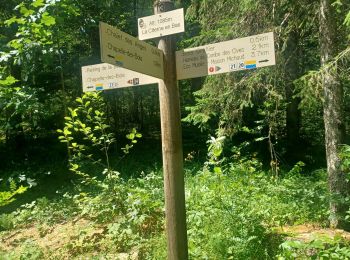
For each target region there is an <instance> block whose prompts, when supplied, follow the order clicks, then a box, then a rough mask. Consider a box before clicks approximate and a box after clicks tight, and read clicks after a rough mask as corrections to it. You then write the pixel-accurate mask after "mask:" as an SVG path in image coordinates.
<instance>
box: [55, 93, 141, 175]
mask: <svg viewBox="0 0 350 260" xmlns="http://www.w3.org/2000/svg"><path fill="white" fill-rule="evenodd" d="M105 109H106V104H105V102H104V100H103V97H102V95H101V94H100V93H98V92H88V93H85V94H84V95H83V96H82V97H81V98H80V97H79V98H77V99H76V104H75V107H74V108H68V111H69V115H68V116H66V117H65V127H64V128H63V129H59V130H57V132H58V133H59V134H60V136H59V139H60V141H61V142H62V143H66V144H67V146H68V149H69V151H70V155H71V158H70V170H71V171H73V172H75V173H77V174H78V175H80V176H82V177H83V178H84V179H85V181H91V180H92V179H94V177H91V176H89V174H87V173H85V172H83V171H82V170H81V166H82V164H81V163H83V161H84V160H87V161H89V162H91V163H93V164H100V165H102V166H104V167H105V168H106V169H107V172H106V173H107V175H108V176H109V177H111V175H112V168H111V164H110V155H109V150H110V147H111V145H113V144H114V143H115V142H116V139H115V137H114V134H113V133H112V132H111V130H110V125H109V124H108V123H107V122H108V119H107V115H106V111H105ZM141 137H142V135H141V134H140V133H138V132H137V130H136V129H135V128H134V129H133V130H132V131H131V133H129V134H128V135H127V136H126V138H127V139H128V140H129V141H130V144H127V145H126V146H125V147H123V148H122V150H123V152H124V153H125V154H128V153H129V150H130V149H131V148H132V147H133V145H134V144H136V143H137V140H138V139H139V138H141ZM96 150H99V151H100V152H101V154H100V155H98V154H96V153H95V152H94V151H96ZM101 158H104V162H102V159H101Z"/></svg>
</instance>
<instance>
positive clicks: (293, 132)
mask: <svg viewBox="0 0 350 260" xmlns="http://www.w3.org/2000/svg"><path fill="white" fill-rule="evenodd" d="M298 54H299V51H298V34H297V32H295V31H291V32H290V33H289V35H288V39H287V42H286V49H285V52H284V56H285V59H286V62H285V73H286V85H285V95H286V101H287V103H288V104H287V110H286V128H287V159H288V161H289V162H291V163H292V164H294V163H296V162H297V161H299V160H300V159H301V158H300V146H299V144H300V133H299V131H300V117H301V114H300V110H299V108H298V107H299V103H300V99H298V98H294V97H293V96H294V89H295V86H294V84H293V81H294V80H296V79H297V78H298V77H299V76H300V70H299V64H298V62H299V60H300V57H299V55H298Z"/></svg>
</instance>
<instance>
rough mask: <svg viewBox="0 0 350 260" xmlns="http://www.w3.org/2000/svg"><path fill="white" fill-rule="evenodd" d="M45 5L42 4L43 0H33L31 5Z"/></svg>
mask: <svg viewBox="0 0 350 260" xmlns="http://www.w3.org/2000/svg"><path fill="white" fill-rule="evenodd" d="M43 5H45V4H44V0H35V1H34V2H33V3H32V6H34V7H40V6H43Z"/></svg>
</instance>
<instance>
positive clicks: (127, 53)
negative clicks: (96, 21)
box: [100, 22, 164, 79]
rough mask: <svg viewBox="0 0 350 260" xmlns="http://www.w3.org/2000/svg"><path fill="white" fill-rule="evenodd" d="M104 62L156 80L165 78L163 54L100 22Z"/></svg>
mask: <svg viewBox="0 0 350 260" xmlns="http://www.w3.org/2000/svg"><path fill="white" fill-rule="evenodd" d="M100 44H101V46H100V48H101V59H102V62H105V63H109V64H112V65H116V66H118V67H123V68H125V69H129V70H132V71H136V72H139V73H142V74H146V75H149V76H153V77H155V78H160V79H163V78H164V70H163V52H162V51H161V50H159V49H158V48H156V47H154V46H152V45H150V44H148V43H145V42H143V41H140V40H139V39H137V38H135V37H133V36H131V35H129V34H127V33H124V32H122V31H120V30H118V29H117V28H115V27H113V26H110V25H108V24H106V23H103V22H100Z"/></svg>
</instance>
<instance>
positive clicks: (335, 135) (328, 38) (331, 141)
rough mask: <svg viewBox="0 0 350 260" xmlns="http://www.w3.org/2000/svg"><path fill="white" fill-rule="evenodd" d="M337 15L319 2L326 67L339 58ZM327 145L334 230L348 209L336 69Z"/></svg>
mask: <svg viewBox="0 0 350 260" xmlns="http://www.w3.org/2000/svg"><path fill="white" fill-rule="evenodd" d="M336 17H337V16H336V13H335V12H334V10H333V7H332V6H331V1H330V0H320V48H321V64H322V65H325V64H326V63H327V62H329V61H330V60H331V59H332V58H334V56H335V54H336V46H337V44H336V39H337V24H336V19H335V18H336ZM323 91H324V108H323V113H324V115H323V117H324V124H325V143H326V157H327V171H328V186H329V191H330V193H331V195H332V199H331V202H330V225H331V227H334V228H335V227H337V228H344V227H345V221H344V216H345V213H346V210H347V209H348V208H347V207H346V205H345V204H344V202H342V200H341V199H344V197H345V196H346V195H348V192H349V184H348V182H347V180H346V176H345V173H344V172H342V171H341V168H340V163H341V161H340V158H339V155H338V151H339V146H340V145H341V144H342V143H344V137H345V124H344V114H343V111H344V110H343V109H344V107H343V94H344V93H343V89H342V85H341V84H340V81H339V79H338V77H337V72H336V71H335V69H328V70H325V72H324V74H323Z"/></svg>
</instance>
